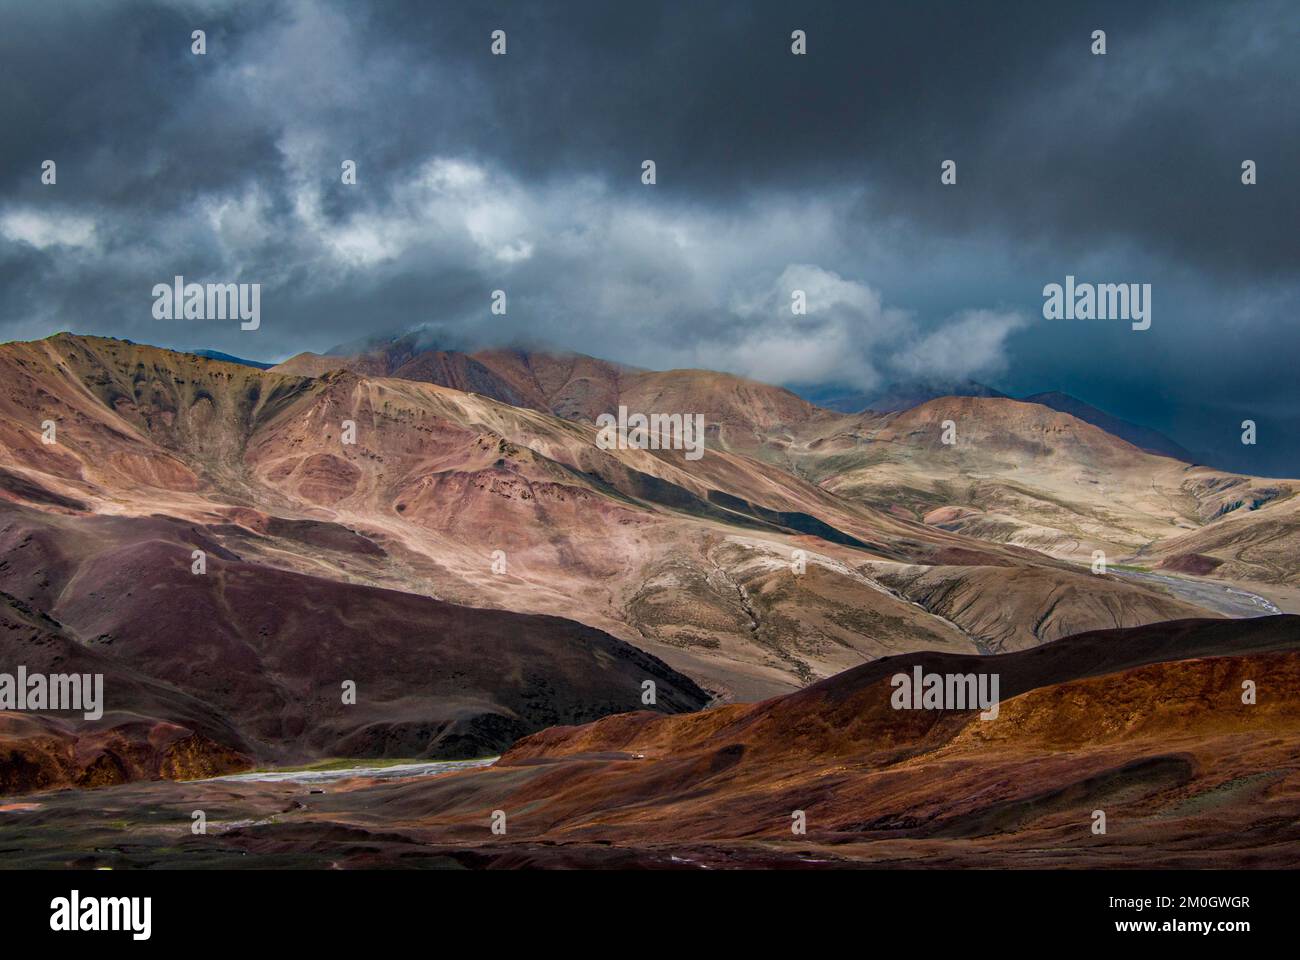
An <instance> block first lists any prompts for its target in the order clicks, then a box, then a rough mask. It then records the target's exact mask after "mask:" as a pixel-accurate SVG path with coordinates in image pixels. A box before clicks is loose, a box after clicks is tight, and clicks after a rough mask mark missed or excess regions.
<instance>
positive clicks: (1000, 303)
mask: <svg viewBox="0 0 1300 960" xmlns="http://www.w3.org/2000/svg"><path fill="white" fill-rule="evenodd" d="M0 21H2V22H0V63H2V64H3V66H2V67H0V71H2V76H3V80H4V83H3V84H2V85H0V144H2V145H3V151H2V154H0V336H5V337H31V336H40V335H44V334H46V333H49V332H52V331H54V330H58V329H65V328H70V329H75V330H79V331H84V332H95V333H107V334H115V335H121V336H129V337H132V338H134V339H139V340H144V341H148V342H154V343H162V344H164V345H172V346H179V347H198V346H208V347H216V348H219V349H224V350H227V351H229V352H231V353H235V354H241V353H242V354H246V355H254V356H258V357H262V358H280V357H284V356H287V355H290V354H292V353H294V352H297V351H299V350H303V349H315V350H321V349H325V348H327V347H329V346H330V345H332V344H334V343H338V342H343V341H351V340H355V339H356V338H358V337H362V336H365V335H367V334H368V333H373V332H378V331H385V330H400V329H404V328H407V327H410V326H413V325H417V324H425V325H429V326H432V327H435V328H437V329H438V330H439V331H441V332H442V333H441V334H440V335H442V336H445V337H448V338H451V340H454V341H455V342H457V343H492V342H502V341H505V340H519V339H528V340H531V341H533V342H538V343H551V344H555V345H557V346H561V347H569V348H574V349H582V350H586V351H587V352H591V353H597V354H602V355H605V356H609V357H611V358H614V359H619V360H624V361H627V362H631V363H637V364H642V365H647V366H665V365H686V364H690V365H698V366H712V367H718V368H726V369H733V370H736V371H737V372H741V373H747V374H750V375H754V376H761V377H764V378H766V379H770V380H778V381H783V382H789V383H797V382H811V381H818V380H821V381H837V382H841V383H845V384H849V385H852V386H855V387H863V388H869V387H871V386H873V385H877V384H879V383H880V382H882V381H885V380H889V379H894V378H901V377H904V376H909V375H916V374H917V373H918V372H924V371H925V370H926V369H929V370H930V371H931V372H942V373H944V374H945V375H951V376H953V377H954V378H961V377H963V376H976V377H982V378H985V379H990V380H992V381H993V382H995V383H996V384H997V385H999V386H1002V387H1003V388H1005V389H1009V390H1025V391H1030V390H1043V389H1057V388H1061V389H1072V390H1074V391H1076V392H1078V393H1081V394H1083V395H1084V396H1085V398H1086V399H1089V400H1091V401H1092V402H1095V403H1103V404H1109V405H1110V407H1111V408H1112V409H1113V410H1114V412H1116V413H1119V414H1121V415H1127V416H1131V417H1133V418H1135V419H1140V420H1145V421H1146V422H1151V423H1154V424H1155V425H1157V426H1166V427H1169V428H1171V429H1172V428H1174V427H1177V428H1178V429H1179V430H1181V431H1182V433H1181V434H1180V436H1182V437H1184V438H1186V442H1187V444H1188V445H1189V446H1193V447H1195V446H1196V445H1197V443H1198V442H1199V441H1198V439H1197V438H1199V437H1203V438H1204V442H1205V443H1206V444H1208V445H1212V446H1214V447H1215V448H1216V449H1219V450H1220V452H1221V453H1223V455H1225V456H1227V455H1232V456H1238V457H1244V458H1245V459H1241V460H1238V461H1236V465H1237V466H1239V467H1241V468H1242V469H1257V470H1261V471H1264V472H1267V471H1268V470H1274V471H1276V470H1280V469H1282V467H1283V465H1285V467H1286V469H1288V470H1289V471H1290V472H1293V473H1294V472H1297V471H1298V470H1300V463H1296V459H1297V458H1296V455H1295V454H1293V453H1288V452H1287V449H1288V445H1287V444H1286V443H1285V442H1284V441H1283V440H1282V439H1281V438H1285V437H1286V436H1287V434H1288V433H1290V434H1291V435H1292V436H1293V435H1294V431H1295V430H1296V428H1297V427H1300V411H1298V410H1297V400H1296V399H1295V396H1294V391H1290V392H1288V391H1286V390H1282V391H1280V392H1279V391H1278V389H1277V388H1275V387H1271V386H1269V384H1274V383H1281V382H1289V377H1290V371H1289V368H1288V367H1287V365H1286V362H1285V361H1284V359H1283V358H1284V357H1287V356H1294V355H1296V353H1297V352H1300V332H1297V330H1296V328H1295V325H1294V324H1293V323H1291V322H1290V318H1292V317H1293V316H1294V315H1295V313H1296V310H1297V308H1298V307H1300V299H1298V298H1297V288H1298V281H1300V278H1298V277H1297V263H1300V240H1297V236H1296V230H1295V226H1294V212H1295V211H1296V210H1297V209H1300V187H1298V186H1297V177H1296V176H1295V172H1296V169H1297V166H1298V165H1300V126H1297V125H1296V124H1295V123H1294V122H1292V119H1291V116H1292V113H1293V110H1294V103H1296V102H1297V101H1300V67H1297V66H1296V64H1297V62H1300V61H1298V60H1297V57H1296V50H1297V48H1298V47H1300V17H1298V16H1297V15H1296V14H1295V13H1294V11H1293V9H1292V8H1291V6H1290V5H1289V4H1287V3H1282V2H1257V3H1244V4H1231V5H1225V4H1220V3H1193V2H1177V3H1143V4H1133V3H1129V2H1123V3H1092V4H1069V5H1066V4H1058V3H1042V2H1036V3H996V4H994V3H926V2H921V3H915V2H913V3H902V2H900V3H890V4H864V3H847V2H842V3H807V2H805V3H799V4H790V3H780V4H776V3H739V2H735V3H730V2H708V3H700V2H690V3H687V2H682V3H654V2H648V3H642V4H621V3H608V2H589V3H575V2H555V3H545V4H541V3H527V4H524V3H517V4H516V3H512V4H494V3H488V4H480V3H460V2H448V3H429V2H415V0H413V2H410V3H385V2H377V3H373V4H363V3H352V2H349V3H343V2H338V3H308V2H289V0H285V2H279V3H261V2H257V3H253V2H249V3H229V2H217V0H212V2H194V3H184V2H177V3H161V2H159V3H120V4H95V3H71V2H68V3H46V4H41V5H38V6H32V7H29V8H20V9H13V8H11V7H9V6H7V7H6V8H5V9H4V11H3V12H2V13H0ZM195 28H202V29H204V30H206V31H207V43H208V52H207V54H206V55H205V56H202V57H196V56H193V55H192V54H191V53H190V51H189V46H190V39H189V38H190V31H191V30H193V29H195ZM498 28H500V29H504V30H506V31H507V34H508V43H509V53H508V55H507V56H505V57H493V56H490V55H489V54H488V45H489V42H490V41H489V35H490V33H491V31H492V30H494V29H498ZM796 28H799V29H803V30H805V31H806V32H807V35H808V55H807V56H803V57H796V56H792V55H791V54H790V50H789V44H790V32H791V31H792V30H793V29H796ZM1094 29H1104V30H1105V31H1106V32H1107V41H1108V48H1109V49H1108V53H1107V55H1106V56H1104V57H1094V56H1092V55H1091V53H1090V52H1089V45H1090V42H1091V41H1090V34H1091V32H1092V31H1093V30H1094ZM49 158H54V159H56V160H57V161H58V163H59V168H58V169H59V182H58V185H57V186H55V187H44V186H42V185H41V184H40V182H39V170H40V163H41V161H43V160H45V159H49ZM345 158H346V159H354V160H356V161H357V163H358V184H357V185H356V186H355V187H348V186H344V185H342V184H341V183H340V182H339V164H340V161H341V160H342V159H345ZM645 159H653V160H655V161H656V163H657V164H658V183H657V185H656V186H655V187H653V188H647V187H644V186H642V184H641V183H640V180H639V176H640V165H641V162H642V161H643V160H645ZM944 159H953V160H956V161H957V163H958V184H957V186H956V187H943V186H941V185H940V184H939V164H940V162H941V161H942V160H944ZM1244 159H1253V160H1255V161H1257V163H1258V164H1259V178H1260V182H1259V184H1258V185H1257V186H1253V187H1248V188H1247V187H1243V186H1242V185H1241V184H1240V179H1239V177H1240V164H1241V161H1242V160H1244ZM176 273H181V274H184V275H185V276H186V277H187V278H190V279H198V280H221V281H243V282H259V283H262V284H263V288H264V289H263V315H264V318H265V321H264V324H263V327H262V328H261V329H260V330H258V331H257V333H256V335H255V336H254V335H251V334H242V333H241V332H240V331H239V330H238V328H237V327H233V328H232V327H230V326H229V325H228V326H224V327H223V326H220V325H211V324H208V325H202V326H198V327H195V326H193V325H190V326H183V325H180V324H177V323H174V322H168V323H161V322H159V321H156V320H154V319H153V318H152V316H151V314H150V307H151V300H150V297H149V291H150V289H151V288H152V286H153V284H155V283H158V282H165V281H170V279H171V277H172V276H173V275H174V274H176ZM1066 273H1075V274H1078V275H1080V276H1083V275H1085V274H1087V275H1089V276H1092V277H1094V278H1096V279H1100V280H1111V281H1129V280H1132V281H1143V282H1151V283H1152V284H1153V285H1154V287H1155V290H1156V294H1155V304H1156V307H1155V310H1156V315H1155V323H1154V325H1153V327H1152V329H1151V330H1150V331H1148V332H1146V333H1144V334H1131V333H1128V332H1127V330H1126V329H1125V330H1121V329H1120V328H1118V327H1114V328H1108V327H1104V326H1095V327H1086V326H1079V325H1069V324H1053V323H1049V322H1046V321H1043V320H1042V319H1041V315H1040V313H1039V308H1040V306H1041V297H1040V292H1041V288H1042V286H1043V284H1045V283H1048V282H1053V281H1056V282H1059V281H1060V280H1061V279H1062V278H1063V277H1064V275H1065V274H1066ZM794 284H799V285H801V288H805V289H807V290H808V291H809V294H810V311H809V315H808V317H806V318H800V319H794V318H792V317H791V315H790V311H789V309H788V307H789V292H790V289H791V288H792V285H794ZM497 288H504V289H507V290H508V291H509V294H510V313H509V315H508V316H507V317H505V318H497V317H492V316H490V315H489V314H488V313H487V310H486V304H487V302H488V296H489V294H490V291H492V290H493V289H497ZM1242 409H1245V410H1247V411H1250V410H1253V409H1258V410H1259V411H1260V412H1259V414H1258V418H1259V419H1260V420H1261V423H1262V424H1263V423H1267V424H1268V429H1267V430H1262V431H1261V432H1262V435H1265V436H1269V437H1272V438H1277V439H1275V440H1274V441H1273V444H1272V446H1269V447H1266V446H1265V445H1264V444H1263V443H1261V447H1260V452H1259V453H1256V452H1255V451H1253V450H1252V451H1242V450H1241V449H1240V448H1239V446H1238V447H1233V446H1232V445H1231V444H1230V443H1227V444H1225V443H1223V442H1220V441H1221V438H1222V437H1225V436H1229V437H1230V436H1231V430H1229V427H1233V426H1235V424H1237V423H1239V422H1240V419H1241V416H1242V415H1241V413H1240V411H1241V410H1242ZM1225 425H1226V426H1225ZM1290 446H1294V445H1290ZM1251 458H1254V459H1251ZM1269 458H1271V459H1269ZM1293 464H1294V466H1293Z"/></svg>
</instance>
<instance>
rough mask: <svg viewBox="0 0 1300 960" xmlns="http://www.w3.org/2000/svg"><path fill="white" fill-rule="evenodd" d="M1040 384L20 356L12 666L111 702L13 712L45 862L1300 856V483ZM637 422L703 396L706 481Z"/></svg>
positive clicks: (658, 862)
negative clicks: (628, 422) (941, 685)
mask: <svg viewBox="0 0 1300 960" xmlns="http://www.w3.org/2000/svg"><path fill="white" fill-rule="evenodd" d="M1045 399H1051V401H1052V402H1051V405H1048V404H1046V403H1037V402H1024V401H1018V400H1013V399H1010V398H1007V397H1002V396H973V397H938V398H935V399H929V400H926V401H924V402H922V403H920V404H919V405H917V406H913V407H908V408H906V409H901V410H892V411H889V412H884V413H877V412H874V411H871V410H865V411H861V412H858V413H851V414H846V413H838V412H833V411H830V410H824V409H820V408H818V407H816V406H813V405H812V404H810V403H808V402H807V401H805V400H802V399H800V398H799V397H797V396H795V395H794V394H792V393H790V392H789V391H787V390H784V389H781V388H777V387H772V386H768V385H765V384H762V383H757V382H754V381H750V380H745V379H742V378H738V377H735V376H731V375H727V374H720V373H713V372H710V371H702V370H677V371H667V372H656V371H647V370H639V369H634V368H630V367H625V366H621V365H618V364H613V363H608V362H605V361H601V360H598V359H594V358H590V357H583V356H575V355H567V354H566V355H558V354H548V353H544V352H527V351H517V350H515V351H512V350H490V351H481V352H478V353H473V354H469V353H459V352H456V351H442V350H422V349H419V347H418V345H417V343H416V342H415V341H414V340H411V339H400V338H399V339H397V340H394V341H392V342H390V343H388V344H386V345H383V346H380V347H378V348H376V349H374V350H369V351H366V352H363V353H359V354H354V355H348V356H333V355H331V356H323V355H316V354H303V355H300V356H297V357H295V358H293V359H291V360H289V361H287V362H285V363H283V364H280V365H279V366H277V367H274V368H272V369H270V370H262V369H258V368H255V367H252V366H247V365H242V364H237V363H232V362H224V361H220V360H213V359H207V358H203V357H199V356H196V355H194V354H184V353H177V352H172V351H168V350H162V349H158V348H154V347H149V346H143V345H139V344H134V343H130V342H128V341H122V340H112V339H105V338H97V337H85V336H75V335H71V334H60V335H58V336H54V337H51V338H48V339H45V340H40V341H32V342H15V343H9V344H4V345H0V627H2V628H3V634H2V636H0V660H2V661H3V662H2V663H0V671H10V672H12V670H13V669H14V668H15V666H16V665H18V664H24V665H25V666H26V667H27V668H28V669H29V670H43V671H47V672H50V673H54V672H67V671H73V670H75V671H77V672H81V673H102V674H103V675H104V677H105V680H104V687H105V700H106V704H105V710H104V714H103V716H102V717H101V718H98V719H94V720H90V719H83V718H82V717H81V716H80V715H79V714H76V713H70V712H67V711H64V712H61V713H41V714H37V713H31V712H26V713H15V712H4V713H0V792H2V793H3V794H5V795H8V798H7V799H4V800H3V802H2V804H0V834H3V835H4V837H5V840H6V841H7V842H6V843H5V846H6V849H21V850H23V851H24V853H23V854H22V856H21V859H22V861H23V862H24V863H27V864H35V865H43V866H52V865H62V864H68V863H72V864H76V865H83V866H88V865H92V864H93V865H97V866H98V865H109V866H113V865H130V866H150V865H184V864H196V865H203V864H215V863H220V862H226V861H227V860H230V859H232V858H249V859H246V860H245V861H244V862H255V863H258V864H262V865H275V864H283V863H294V864H302V865H313V866H330V865H343V866H362V865H398V864H404V863H412V864H417V863H418V864H425V865H447V866H455V865H462V866H487V865H494V866H496V865H500V866H507V865H520V866H522V865H535V866H552V865H565V864H582V865H620V864H622V865H641V866H668V867H671V866H690V865H701V866H714V865H727V864H748V865H770V864H782V865H796V866H797V865H800V864H806V865H812V864H817V863H823V862H825V863H830V864H851V863H872V864H878V865H927V866H935V865H969V866H989V865H996V864H1014V865H1021V866H1044V865H1056V864H1066V865H1072V866H1074V865H1090V864H1091V865H1101V864H1111V863H1114V864H1126V863H1127V862H1128V861H1130V860H1131V858H1133V857H1134V856H1136V855H1137V853H1136V852H1135V851H1142V856H1144V857H1145V858H1146V861H1145V863H1146V865H1188V866H1200V865H1211V864H1213V865H1225V864H1236V865H1242V866H1246V865H1256V866H1282V865H1287V864H1292V865H1293V864H1294V862H1295V859H1296V857H1295V851H1296V849H1297V847H1296V845H1295V844H1296V841H1297V838H1298V837H1300V832H1298V831H1300V827H1297V823H1300V820H1298V819H1297V816H1298V815H1300V749H1297V746H1298V745H1300V740H1298V739H1297V734H1298V733H1300V730H1298V729H1297V726H1298V725H1300V707H1298V706H1297V700H1296V698H1295V696H1294V692H1295V690H1296V689H1298V688H1300V618H1297V617H1295V616H1289V615H1288V614H1292V613H1295V612H1298V611H1300V584H1298V580H1300V542H1298V540H1297V531H1298V530H1300V523H1298V522H1297V515H1298V514H1297V510H1300V507H1298V506H1297V503H1298V502H1300V501H1298V500H1297V498H1296V496H1295V493H1296V490H1297V488H1300V481H1291V480H1277V479H1262V478H1256V477H1249V476H1241V475H1236V474H1232V473H1228V472H1225V471H1221V470H1217V469H1214V468H1211V467H1207V466H1203V465H1194V464H1190V463H1186V462H1183V461H1180V460H1177V459H1174V458H1172V457H1170V456H1163V455H1160V454H1159V453H1156V452H1152V451H1151V450H1150V449H1143V448H1141V447H1139V446H1136V445H1134V444H1133V443H1130V442H1129V441H1127V440H1124V439H1121V438H1120V437H1119V436H1117V435H1116V434H1115V433H1112V432H1108V431H1107V430H1104V429H1102V428H1101V427H1100V426H1097V425H1096V424H1094V423H1091V422H1087V421H1085V420H1083V419H1079V418H1077V417H1075V416H1074V415H1072V414H1071V413H1069V412H1066V411H1065V410H1063V409H1058V408H1059V407H1063V406H1066V404H1065V402H1064V401H1062V400H1060V398H1059V397H1052V398H1045ZM1067 399H1069V398H1067ZM620 406H623V407H627V408H628V409H630V410H633V411H641V412H646V413H649V412H660V413H668V414H672V413H682V414H688V413H690V414H693V413H700V414H702V416H703V418H704V422H705V425H706V433H705V436H706V449H705V451H704V453H703V456H702V457H701V458H700V459H689V458H687V457H685V456H683V451H682V450H680V449H657V450H656V449H636V448H635V447H629V448H623V447H614V448H607V447H606V446H605V445H602V444H600V443H598V442H597V425H596V418H597V417H598V416H600V415H601V414H605V413H612V412H614V411H616V410H617V409H618V408H619V407H620ZM1081 412H1083V411H1081ZM1093 419H1100V418H1099V417H1097V416H1094V417H1093ZM1103 422H1104V421H1103ZM1114 429H1115V430H1117V431H1118V430H1120V429H1121V428H1120V426H1114ZM954 431H955V442H953V443H946V442H944V434H945V432H948V433H950V434H951V433H953V432H954ZM1125 432H1128V431H1125ZM1131 435H1132V436H1133V437H1134V438H1135V439H1139V440H1140V439H1142V436H1143V435H1142V434H1140V433H1138V432H1134V433H1131ZM1099 556H1102V557H1104V560H1105V563H1106V565H1107V566H1106V569H1105V572H1101V571H1100V569H1099V568H1097V567H1096V566H1095V564H1096V562H1097V558H1098V557H1099ZM1247 617H1249V618H1247ZM916 665H922V666H924V667H925V668H926V669H932V670H938V671H941V672H943V671H946V672H954V673H960V674H966V673H970V672H978V671H983V672H988V671H995V672H997V673H998V674H999V675H1000V676H1001V678H1002V689H1001V696H1002V701H1003V702H1002V705H1001V711H1002V713H1001V716H1000V717H999V719H997V720H996V721H981V720H980V719H978V717H977V716H976V715H975V714H972V713H971V712H970V711H949V710H938V711H920V712H912V711H907V710H898V709H894V708H893V707H891V705H890V697H889V694H890V686H889V677H890V676H891V675H892V674H894V673H896V672H898V671H899V670H911V669H912V668H913V666H916ZM1243 681H1251V682H1252V683H1253V684H1254V685H1255V687H1256V689H1257V691H1258V700H1257V702H1255V703H1251V704H1246V703H1244V702H1243V700H1242V689H1243V688H1242V682H1243ZM348 685H351V686H352V689H353V690H354V692H355V701H354V702H349V701H348V700H347V699H346V698H345V697H342V696H341V691H343V690H345V689H346V688H347V687H348ZM497 754H501V755H502V757H501V759H500V760H499V761H498V762H496V763H495V764H494V765H492V766H489V767H474V768H472V769H465V770H463V771H452V772H448V773H438V774H436V775H429V774H427V773H425V774H421V775H411V776H400V777H391V778H387V779H382V780H380V779H374V778H373V777H370V776H364V775H361V776H355V777H349V778H343V779H340V780H330V781H329V782H328V783H327V784H324V785H321V786H314V785H309V782H308V781H307V780H288V781H279V782H275V781H258V780H226V779H213V778H216V777H221V776H223V775H230V774H237V773H241V772H248V771H252V770H257V769H266V768H273V767H278V768H288V767H296V766H300V765H309V764H313V763H320V762H325V761H336V760H339V759H340V758H346V759H349V760H351V761H354V762H356V763H359V764H363V765H364V764H365V763H366V762H371V763H375V762H380V761H399V760H401V761H416V760H429V761H434V760H446V761H460V760H470V759H473V758H482V757H491V756H495V755H497ZM68 788H74V789H68ZM317 790H321V791H323V792H320V793H318V792H316V791H317ZM51 791H53V792H51ZM19 795H21V796H19ZM198 808H203V809H205V810H207V815H208V818H209V821H210V822H211V823H212V828H211V829H210V831H209V833H208V834H206V835H192V834H190V832H189V820H190V811H192V810H194V809H198ZM1098 809H1101V810H1105V811H1106V812H1107V817H1108V819H1109V824H1110V826H1109V829H1108V832H1107V833H1106V834H1104V835H1100V836H1099V835H1095V834H1092V833H1091V832H1090V829H1089V828H1090V825H1091V820H1090V817H1091V815H1092V813H1093V811H1094V810H1098ZM494 810H501V811H504V812H505V814H506V816H507V817H508V819H509V824H510V826H509V830H508V833H506V834H505V835H503V836H500V837H498V836H496V835H493V834H492V833H491V832H490V831H489V830H488V823H489V820H490V818H491V816H492V813H493V811H494ZM797 810H798V811H803V812H804V814H805V815H806V821H807V831H806V833H804V834H799V835H792V833H791V817H792V812H793V811H797ZM122 824H125V826H122ZM119 833H121V835H120V836H119V835H118V834H119ZM6 865H8V863H7V864H6Z"/></svg>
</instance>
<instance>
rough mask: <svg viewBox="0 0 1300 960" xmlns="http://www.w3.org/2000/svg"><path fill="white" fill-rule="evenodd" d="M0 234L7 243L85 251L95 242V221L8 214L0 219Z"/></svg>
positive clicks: (42, 214)
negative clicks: (77, 248)
mask: <svg viewBox="0 0 1300 960" xmlns="http://www.w3.org/2000/svg"><path fill="white" fill-rule="evenodd" d="M0 233H3V234H4V236H5V238H6V239H8V240H16V241H18V242H20V243H27V244H30V245H31V246H33V247H36V248H37V249H38V250H44V249H46V248H47V247H53V246H64V247H89V246H91V245H92V244H93V243H94V241H95V221H94V220H92V219H90V218H89V217H82V216H76V215H74V214H66V213H49V212H45V211H40V210H32V209H18V210H9V211H7V212H6V213H5V214H4V215H3V216H0Z"/></svg>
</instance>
